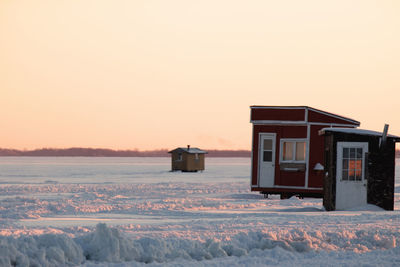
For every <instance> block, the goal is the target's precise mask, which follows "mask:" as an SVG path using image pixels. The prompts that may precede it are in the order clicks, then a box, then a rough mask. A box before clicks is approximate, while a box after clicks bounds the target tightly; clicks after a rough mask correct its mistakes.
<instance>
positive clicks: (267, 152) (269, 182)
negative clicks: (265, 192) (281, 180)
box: [259, 133, 276, 187]
mask: <svg viewBox="0 0 400 267" xmlns="http://www.w3.org/2000/svg"><path fill="white" fill-rule="evenodd" d="M259 144H260V149H259V151H260V155H259V157H260V159H262V160H261V162H260V170H259V173H260V181H259V184H260V186H261V187H271V186H274V181H275V164H274V162H275V146H276V134H274V133H263V134H260V142H259Z"/></svg>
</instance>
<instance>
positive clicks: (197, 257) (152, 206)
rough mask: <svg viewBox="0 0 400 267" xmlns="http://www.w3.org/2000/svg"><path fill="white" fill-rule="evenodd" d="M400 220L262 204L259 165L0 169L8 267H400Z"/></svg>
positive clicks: (1, 256)
mask: <svg viewBox="0 0 400 267" xmlns="http://www.w3.org/2000/svg"><path fill="white" fill-rule="evenodd" d="M399 164H400V162H397V166H396V199H395V209H396V210H395V211H391V212H388V211H382V210H380V209H379V208H377V207H374V206H366V207H363V208H362V209H358V210H357V211H335V212H325V211H324V210H323V208H322V200H321V199H312V198H306V199H297V198H291V199H287V200H280V199H279V198H278V197H272V198H270V199H264V198H263V197H262V195H260V194H258V193H254V192H253V193H252V192H250V190H249V174H250V160H249V159H246V158H243V159H241V158H226V159H223V158H208V159H207V160H206V171H204V172H202V173H180V172H169V169H170V159H169V158H29V157H27V158H15V157H3V158H0V266H65V265H73V266H75V265H83V266H144V265H146V266H276V265H279V266H302V265H309V266H355V265H357V266H358V265H360V266H400V172H399V169H400V165H399Z"/></svg>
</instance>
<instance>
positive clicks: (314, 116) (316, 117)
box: [308, 110, 358, 126]
mask: <svg viewBox="0 0 400 267" xmlns="http://www.w3.org/2000/svg"><path fill="white" fill-rule="evenodd" d="M308 121H309V122H324V123H340V124H350V125H354V126H357V125H358V124H356V123H351V122H349V121H346V120H342V119H340V118H335V117H331V116H329V115H325V114H322V113H319V112H315V111H313V110H308Z"/></svg>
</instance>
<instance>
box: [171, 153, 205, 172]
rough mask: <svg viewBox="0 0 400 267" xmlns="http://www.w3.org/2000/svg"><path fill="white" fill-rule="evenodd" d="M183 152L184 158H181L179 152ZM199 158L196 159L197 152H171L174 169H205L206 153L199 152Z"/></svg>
mask: <svg viewBox="0 0 400 267" xmlns="http://www.w3.org/2000/svg"><path fill="white" fill-rule="evenodd" d="M180 153H181V154H182V160H178V159H179V154H180ZM197 155H198V159H197V160H196V158H195V157H196V156H195V154H190V153H185V152H178V151H174V152H172V153H171V168H172V170H173V171H179V170H180V171H188V172H191V171H203V170H204V169H205V163H204V161H205V155H204V154H197Z"/></svg>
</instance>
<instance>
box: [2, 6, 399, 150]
mask: <svg viewBox="0 0 400 267" xmlns="http://www.w3.org/2000/svg"><path fill="white" fill-rule="evenodd" d="M399 13H400V2H398V1H393V0H382V1H372V0H369V1H362V0H356V1H344V0H339V1H334V2H325V1H317V0H305V1H297V0H284V1H261V0H254V1H250V2H243V1H236V0H233V1H228V0H222V1H211V0H204V1H184V0H171V1H162V0H149V1H128V0H117V1H106V0H97V1H92V0H82V1H66V0H60V1H52V0H36V1H28V0H18V1H12V0H3V1H1V2H0V59H1V60H0V93H1V95H0V96H1V97H0V114H1V120H0V121H1V130H0V148H17V149H24V148H26V149H35V148H42V147H53V148H67V147H93V148H99V147H102V148H112V149H140V150H149V149H161V148H167V149H171V148H174V147H177V146H186V145H187V144H191V145H192V146H196V147H200V148H208V149H212V148H215V149H250V146H251V124H250V123H249V119H250V114H249V113H250V109H249V106H250V105H307V106H311V107H314V108H318V109H321V110H325V111H328V112H332V113H335V114H338V115H342V116H346V117H350V118H353V119H355V120H358V121H360V122H361V127H360V128H365V129H371V130H376V131H382V130H383V126H384V124H385V123H388V124H389V125H390V127H389V133H390V134H394V135H400V116H399V114H400V113H399V105H398V99H399V97H400V79H399V77H400V49H399V47H400V34H399V32H400V16H398V14H399Z"/></svg>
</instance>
